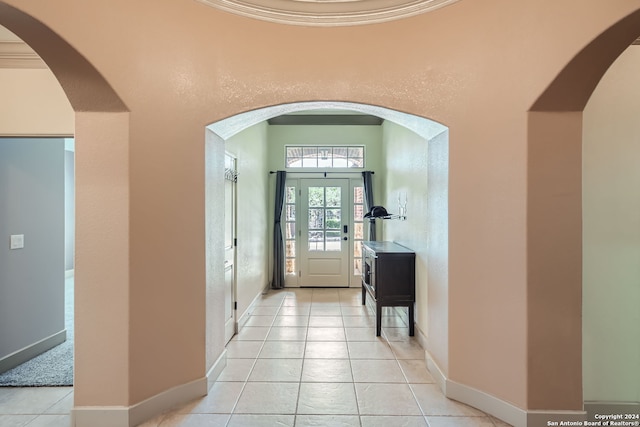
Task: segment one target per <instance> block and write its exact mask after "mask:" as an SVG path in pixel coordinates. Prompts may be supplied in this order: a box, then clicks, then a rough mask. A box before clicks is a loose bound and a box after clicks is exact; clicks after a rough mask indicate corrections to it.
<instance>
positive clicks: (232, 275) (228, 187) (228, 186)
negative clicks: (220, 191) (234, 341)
mask: <svg viewBox="0 0 640 427" xmlns="http://www.w3.org/2000/svg"><path fill="white" fill-rule="evenodd" d="M224 163H225V165H224V166H225V167H224V172H225V176H224V178H225V179H224V336H225V342H229V340H230V339H231V338H232V337H233V335H234V334H235V332H236V319H235V313H236V310H235V294H236V289H235V283H236V269H235V261H236V182H237V176H238V174H237V172H236V159H235V157H233V156H232V155H230V154H226V153H225V158H224Z"/></svg>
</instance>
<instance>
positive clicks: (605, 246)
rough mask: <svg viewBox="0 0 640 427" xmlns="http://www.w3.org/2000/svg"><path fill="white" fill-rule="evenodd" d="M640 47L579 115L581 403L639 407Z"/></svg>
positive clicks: (608, 76)
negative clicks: (625, 404)
mask: <svg viewBox="0 0 640 427" xmlns="http://www.w3.org/2000/svg"><path fill="white" fill-rule="evenodd" d="M639 115H640V46H631V47H630V48H628V49H627V50H626V51H625V52H624V53H623V54H622V55H621V56H620V58H618V60H617V61H616V62H615V63H614V64H613V65H612V66H611V68H610V69H609V71H608V72H607V74H606V75H605V76H604V78H603V79H602V81H601V82H600V84H599V85H598V87H597V88H596V90H595V92H594V93H593V95H592V96H591V99H590V101H589V103H588V104H587V107H586V108H585V110H584V121H583V131H584V135H583V335H584V339H583V349H584V350H583V370H584V399H585V401H608V402H640V369H639V367H640V310H639V309H638V307H640V120H638V116H639Z"/></svg>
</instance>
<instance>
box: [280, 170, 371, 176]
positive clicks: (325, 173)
mask: <svg viewBox="0 0 640 427" xmlns="http://www.w3.org/2000/svg"><path fill="white" fill-rule="evenodd" d="M362 172H369V171H353V172H352V171H342V172H339V171H326V172H325V171H300V172H298V171H287V173H323V174H324V175H325V176H326V175H327V174H328V173H362ZM269 173H270V174H274V173H278V171H269ZM371 174H372V175H373V174H375V172H373V171H371Z"/></svg>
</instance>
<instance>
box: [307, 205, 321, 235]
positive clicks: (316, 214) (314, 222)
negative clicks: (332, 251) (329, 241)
mask: <svg viewBox="0 0 640 427" xmlns="http://www.w3.org/2000/svg"><path fill="white" fill-rule="evenodd" d="M309 229H315V230H318V229H320V230H322V229H324V209H309Z"/></svg>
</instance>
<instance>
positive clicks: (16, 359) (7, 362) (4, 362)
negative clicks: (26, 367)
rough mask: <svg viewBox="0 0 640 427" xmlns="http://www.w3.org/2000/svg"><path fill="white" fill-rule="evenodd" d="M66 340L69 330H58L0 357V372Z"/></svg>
mask: <svg viewBox="0 0 640 427" xmlns="http://www.w3.org/2000/svg"><path fill="white" fill-rule="evenodd" d="M66 340H67V330H66V329H63V330H62V331H60V332H56V333H55V334H53V335H50V336H48V337H46V338H43V339H41V340H40V341H38V342H35V343H33V344H31V345H28V346H26V347H25V348H22V349H20V350H18V351H15V352H13V353H11V354H9V355H7V356H5V357H3V358H2V359H0V373H2V372H6V371H8V370H9V369H13V368H15V367H16V366H18V365H22V364H23V363H24V362H27V361H29V360H31V359H33V358H34V357H36V356H38V355H40V354H42V353H44V352H45V351H47V350H51V349H52V348H53V347H55V346H57V345H59V344H62V343H63V342H65V341H66Z"/></svg>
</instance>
